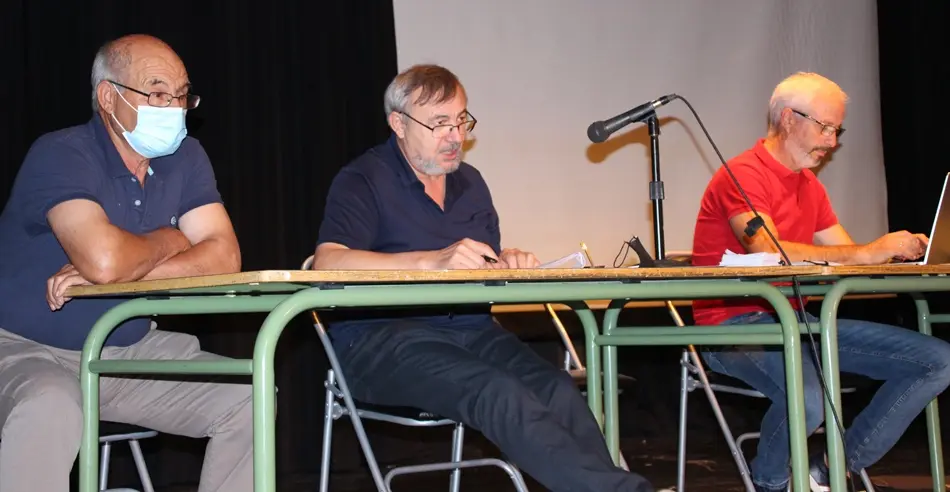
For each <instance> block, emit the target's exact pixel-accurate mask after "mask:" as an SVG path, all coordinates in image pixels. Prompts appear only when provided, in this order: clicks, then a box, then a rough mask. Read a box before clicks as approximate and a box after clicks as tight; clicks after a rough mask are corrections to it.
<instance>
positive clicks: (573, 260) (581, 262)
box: [538, 251, 590, 268]
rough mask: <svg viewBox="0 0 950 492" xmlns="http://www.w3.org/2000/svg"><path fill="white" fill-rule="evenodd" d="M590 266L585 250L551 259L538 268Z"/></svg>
mask: <svg viewBox="0 0 950 492" xmlns="http://www.w3.org/2000/svg"><path fill="white" fill-rule="evenodd" d="M586 266H590V265H589V264H588V261H587V255H585V254H584V252H583V251H578V252H576V253H571V254H569V255H567V256H565V257H564V258H559V259H557V260H554V261H549V262H547V263H545V264H543V265H541V266H539V267H538V268H584V267H586Z"/></svg>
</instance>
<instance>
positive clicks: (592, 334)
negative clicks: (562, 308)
mask: <svg viewBox="0 0 950 492" xmlns="http://www.w3.org/2000/svg"><path fill="white" fill-rule="evenodd" d="M564 304H566V305H567V306H569V307H570V308H571V309H573V310H574V312H575V313H577V317H578V318H580V321H581V326H583V327H584V347H585V352H586V354H585V355H586V357H587V364H586V365H587V405H588V406H589V407H590V411H591V412H592V413H593V414H594V419H596V420H597V425H599V426H600V430H601V432H603V430H604V417H603V415H604V408H603V405H602V404H603V387H604V386H603V382H602V381H603V380H602V377H601V373H600V371H601V368H600V350H599V348H598V347H597V343H596V339H597V335H598V334H599V333H598V332H599V330H600V328H599V327H598V325H597V319H596V318H595V317H594V313H592V312H591V310H590V306H588V305H587V304H586V303H564Z"/></svg>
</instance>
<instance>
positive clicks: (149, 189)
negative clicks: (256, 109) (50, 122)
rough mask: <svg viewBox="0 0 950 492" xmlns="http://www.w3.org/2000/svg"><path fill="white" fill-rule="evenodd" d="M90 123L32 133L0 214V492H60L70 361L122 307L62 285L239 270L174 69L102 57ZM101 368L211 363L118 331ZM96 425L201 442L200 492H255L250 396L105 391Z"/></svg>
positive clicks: (147, 53) (104, 53) (178, 347)
mask: <svg viewBox="0 0 950 492" xmlns="http://www.w3.org/2000/svg"><path fill="white" fill-rule="evenodd" d="M92 88H93V97H92V103H93V108H94V110H95V115H94V116H93V117H92V119H91V120H90V121H89V122H88V123H86V124H84V125H80V126H75V127H71V128H66V129H64V130H59V131H56V132H52V133H49V134H46V135H43V136H42V137H40V138H39V139H37V140H36V142H35V143H34V144H33V146H32V148H31V149H30V151H29V152H28V154H27V156H26V159H25V160H24V162H23V165H22V167H21V168H20V171H19V174H18V175H17V178H16V181H15V182H14V185H13V190H12V193H11V195H10V200H9V201H8V202H7V205H6V207H5V208H4V209H3V214H2V215H0V421H2V422H3V434H2V441H0V490H2V491H3V492H20V491H23V492H25V491H35V490H43V491H50V492H67V491H68V490H69V474H70V470H71V469H72V466H73V463H74V461H75V459H76V455H77V453H78V449H79V440H80V437H81V435H82V426H81V423H82V409H81V406H80V389H79V379H78V371H79V356H80V352H79V351H80V350H81V349H82V345H83V342H84V340H85V338H86V335H87V334H88V333H89V330H90V329H91V328H92V325H93V323H95V321H96V320H97V319H98V318H99V317H100V316H101V315H102V314H103V313H104V312H105V311H106V310H108V309H109V308H111V307H112V306H115V305H116V304H118V303H119V302H120V301H118V300H107V299H102V300H87V299H81V300H74V301H72V302H68V301H69V299H68V298H66V297H65V296H64V294H65V291H66V288H68V287H70V286H73V285H81V284H89V283H95V284H99V283H111V282H123V281H133V280H140V279H153V278H163V277H183V276H191V275H205V274H217V273H232V272H237V271H239V270H240V263H241V260H240V250H239V248H238V244H237V239H236V238H235V235H234V231H233V229H232V227H231V222H230V219H229V218H228V214H227V212H226V211H225V209H224V206H223V205H222V203H221V197H220V195H219V194H218V191H217V188H216V184H215V179H214V173H213V171H212V169H211V164H210V162H209V161H208V156H207V155H206V154H205V152H204V150H203V149H202V147H201V145H200V144H199V143H198V141H197V140H195V139H193V138H190V137H189V138H186V137H185V134H186V130H185V111H186V110H187V109H193V108H195V107H196V106H197V105H198V102H199V99H198V97H197V96H195V95H193V94H191V93H190V83H189V82H188V74H187V72H186V71H185V67H184V65H183V64H182V62H181V60H180V59H179V58H178V56H177V55H176V54H175V52H174V51H172V49H171V48H170V47H169V46H167V45H166V44H165V43H163V42H162V41H160V40H158V39H155V38H152V37H148V36H142V35H134V36H127V37H124V38H121V39H118V40H115V41H112V42H109V43H107V44H105V45H104V46H103V47H102V48H101V49H100V50H99V52H98V53H97V54H96V58H95V62H94V64H93V69H92ZM106 345H107V346H106V348H105V349H104V350H103V354H102V357H103V358H104V359H106V358H108V359H119V358H123V359H131V358H141V359H163V358H173V357H174V358H179V359H180V358H186V359H210V358H216V357H219V356H216V355H214V354H209V353H207V352H202V351H201V349H200V347H199V346H198V341H197V339H195V337H193V336H191V335H185V334H179V333H171V332H164V331H159V330H156V329H150V320H149V319H147V318H141V319H135V320H131V321H128V322H126V323H124V324H123V325H122V326H120V327H119V328H118V329H116V331H115V332H113V334H112V336H111V337H110V338H109V339H108V341H107V344H106ZM101 381H102V382H101V391H102V393H101V407H100V415H101V417H102V419H103V420H109V421H116V422H125V423H131V424H137V425H142V426H146V427H150V428H153V429H156V430H158V431H161V432H168V433H173V434H181V435H187V436H191V437H211V440H210V442H209V444H208V448H207V451H206V454H205V461H204V467H203V469H202V474H201V483H200V486H199V490H200V491H201V492H212V491H229V492H230V491H242V490H247V491H249V490H251V489H252V468H251V449H252V448H251V446H252V431H251V405H250V397H251V391H250V387H249V386H247V385H236V384H210V383H195V382H180V381H148V380H143V379H120V378H102V380H101Z"/></svg>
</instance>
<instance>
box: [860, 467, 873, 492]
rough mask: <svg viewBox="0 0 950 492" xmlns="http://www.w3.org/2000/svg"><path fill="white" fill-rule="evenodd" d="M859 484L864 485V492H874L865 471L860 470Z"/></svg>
mask: <svg viewBox="0 0 950 492" xmlns="http://www.w3.org/2000/svg"><path fill="white" fill-rule="evenodd" d="M861 482H863V483H864V490H865V491H866V492H874V484H873V483H871V477H869V476H868V472H867V470H861Z"/></svg>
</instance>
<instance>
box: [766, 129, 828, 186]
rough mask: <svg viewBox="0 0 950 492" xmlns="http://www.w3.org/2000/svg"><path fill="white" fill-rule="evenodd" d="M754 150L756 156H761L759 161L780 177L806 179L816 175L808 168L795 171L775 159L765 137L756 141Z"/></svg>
mask: <svg viewBox="0 0 950 492" xmlns="http://www.w3.org/2000/svg"><path fill="white" fill-rule="evenodd" d="M753 152H754V153H755V156H756V157H758V158H759V161H761V162H762V164H764V165H765V167H766V168H768V169H769V170H770V171H771V172H772V174H774V175H775V176H777V177H778V178H779V179H782V180H784V179H790V178H793V177H794V178H799V177H804V178H805V179H809V180H810V179H812V178H814V176H815V175H814V173H812V172H811V171H809V170H808V169H803V170H801V171H800V172H795V171H792V170H791V169H789V168H787V167H785V165H784V164H782V163H781V162H779V161H778V160H777V159H775V157H773V156H772V154H771V153H770V152H769V150H768V149H766V148H765V139H764V138H761V139H759V141H758V142H756V143H755V147H754V148H753Z"/></svg>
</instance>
